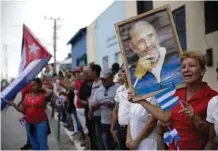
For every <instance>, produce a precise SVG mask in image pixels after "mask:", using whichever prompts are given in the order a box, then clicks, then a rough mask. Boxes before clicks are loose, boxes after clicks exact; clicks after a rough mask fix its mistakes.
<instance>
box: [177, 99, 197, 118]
mask: <svg viewBox="0 0 218 151" xmlns="http://www.w3.org/2000/svg"><path fill="white" fill-rule="evenodd" d="M182 104H183V105H184V108H183V109H181V110H180V111H179V113H185V115H187V116H188V118H190V119H194V118H195V111H194V109H193V107H192V106H191V105H190V104H189V103H188V102H186V101H182Z"/></svg>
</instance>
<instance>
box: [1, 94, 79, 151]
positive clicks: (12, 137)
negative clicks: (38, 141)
mask: <svg viewBox="0 0 218 151" xmlns="http://www.w3.org/2000/svg"><path fill="white" fill-rule="evenodd" d="M19 97H20V96H19V95H18V97H17V98H16V99H15V102H16V103H17V101H18V100H19ZM48 113H49V112H48ZM21 117H22V114H20V113H18V112H17V111H16V110H15V109H14V108H12V107H9V108H8V110H7V111H3V112H1V150H20V147H22V146H23V145H24V144H25V143H26V139H27V138H26V132H25V129H24V128H23V127H22V125H21V124H20V122H19V120H18V119H19V118H21ZM48 117H50V115H48ZM49 121H50V127H51V134H50V135H49V137H48V143H49V149H51V150H75V149H76V148H75V146H74V144H73V143H72V142H71V141H70V140H69V137H68V136H67V134H66V133H65V132H64V131H63V130H62V129H61V133H60V136H61V140H60V143H58V141H57V137H56V134H57V126H56V125H57V122H56V121H55V120H54V119H53V120H51V119H49Z"/></svg>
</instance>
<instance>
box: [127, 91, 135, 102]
mask: <svg viewBox="0 0 218 151" xmlns="http://www.w3.org/2000/svg"><path fill="white" fill-rule="evenodd" d="M134 96H135V95H134V93H133V92H131V91H130V92H128V101H129V102H131V103H133V98H134Z"/></svg>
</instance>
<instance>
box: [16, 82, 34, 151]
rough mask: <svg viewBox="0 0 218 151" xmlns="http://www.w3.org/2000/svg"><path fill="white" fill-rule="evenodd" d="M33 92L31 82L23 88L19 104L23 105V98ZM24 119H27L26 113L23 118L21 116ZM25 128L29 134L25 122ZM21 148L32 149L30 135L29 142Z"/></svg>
mask: <svg viewBox="0 0 218 151" xmlns="http://www.w3.org/2000/svg"><path fill="white" fill-rule="evenodd" d="M29 92H31V84H30V83H29V84H27V85H26V86H25V87H24V88H23V89H22V90H21V101H20V102H19V103H18V105H19V106H20V105H22V104H23V100H24V98H25V95H26V94H27V93H29ZM21 119H22V120H25V115H24V116H23V118H21ZM25 130H26V134H27V127H26V124H25ZM20 149H21V150H27V149H31V142H30V137H28V135H27V143H26V144H25V145H24V146H23V147H21V148H20Z"/></svg>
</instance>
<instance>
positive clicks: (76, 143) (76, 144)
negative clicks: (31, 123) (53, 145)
mask: <svg viewBox="0 0 218 151" xmlns="http://www.w3.org/2000/svg"><path fill="white" fill-rule="evenodd" d="M47 109H48V112H47V114H48V117H49V122H50V123H51V125H52V129H53V132H55V136H56V137H57V131H58V113H57V112H55V115H54V118H53V119H52V118H51V110H52V109H51V107H50V106H49V105H47ZM60 127H61V129H60V131H61V132H60V134H61V135H60V142H59V145H60V147H61V149H62V150H75V149H76V150H84V149H85V147H82V146H80V143H81V142H80V141H79V140H77V139H73V138H72V136H71V135H72V134H73V131H69V130H68V129H67V128H65V127H64V126H63V123H62V122H60ZM62 134H65V135H62ZM66 137H67V138H66ZM72 143H73V144H72ZM62 144H65V145H64V146H63V145H62ZM70 145H71V146H72V148H74V149H70V148H69V147H70Z"/></svg>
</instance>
